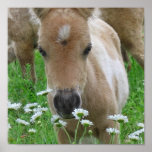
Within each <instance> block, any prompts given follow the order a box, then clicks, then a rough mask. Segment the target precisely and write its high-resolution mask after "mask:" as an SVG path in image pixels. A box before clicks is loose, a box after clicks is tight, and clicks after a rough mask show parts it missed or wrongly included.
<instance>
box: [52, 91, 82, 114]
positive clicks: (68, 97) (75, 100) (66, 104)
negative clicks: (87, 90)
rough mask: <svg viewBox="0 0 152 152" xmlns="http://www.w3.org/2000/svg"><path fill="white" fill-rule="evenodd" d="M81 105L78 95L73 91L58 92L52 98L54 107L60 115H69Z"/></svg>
mask: <svg viewBox="0 0 152 152" xmlns="http://www.w3.org/2000/svg"><path fill="white" fill-rule="evenodd" d="M80 103H81V98H80V96H79V94H78V93H77V92H76V91H74V90H63V91H62V90H60V91H58V92H57V94H56V95H55V97H54V107H55V108H56V110H57V112H58V113H59V114H60V113H61V114H62V115H69V114H71V113H72V111H73V110H74V109H75V108H78V107H79V106H80Z"/></svg>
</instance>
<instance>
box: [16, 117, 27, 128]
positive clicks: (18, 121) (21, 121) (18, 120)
mask: <svg viewBox="0 0 152 152" xmlns="http://www.w3.org/2000/svg"><path fill="white" fill-rule="evenodd" d="M16 122H17V123H19V124H23V125H25V126H28V125H30V123H29V122H26V121H25V120H22V119H19V118H18V119H17V120H16Z"/></svg>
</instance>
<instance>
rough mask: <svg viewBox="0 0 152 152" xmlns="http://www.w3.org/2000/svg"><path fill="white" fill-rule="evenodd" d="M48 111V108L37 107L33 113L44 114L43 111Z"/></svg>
mask: <svg viewBox="0 0 152 152" xmlns="http://www.w3.org/2000/svg"><path fill="white" fill-rule="evenodd" d="M47 110H48V108H45V107H41V106H40V107H38V108H34V109H33V112H35V113H36V112H45V111H47Z"/></svg>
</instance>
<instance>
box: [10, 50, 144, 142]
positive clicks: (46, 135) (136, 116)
mask: <svg viewBox="0 0 152 152" xmlns="http://www.w3.org/2000/svg"><path fill="white" fill-rule="evenodd" d="M131 62H132V68H131V70H130V71H129V72H128V79H129V85H130V95H129V98H128V102H127V104H126V105H125V107H124V108H123V111H122V113H123V115H126V116H128V120H129V122H128V123H126V124H124V125H121V128H120V130H121V136H120V139H121V144H134V143H136V144H137V143H138V142H130V141H129V140H128V135H129V134H130V133H132V132H134V131H136V130H138V127H137V123H139V122H142V123H144V71H143V69H142V68H141V67H140V66H139V65H138V64H137V62H136V61H135V60H134V59H131ZM35 65H36V75H37V83H36V84H35V85H33V83H32V81H31V80H30V76H29V74H27V75H26V78H25V79H23V78H22V73H21V68H20V65H19V63H18V62H16V63H15V62H14V63H11V64H9V66H8V99H9V101H11V103H22V106H21V108H20V109H19V110H16V111H15V110H8V122H9V124H10V125H11V128H10V129H9V131H8V142H9V143H10V144H57V140H56V134H55V132H54V130H53V126H52V124H51V122H50V118H51V112H50V111H49V110H48V111H46V112H44V113H43V115H42V116H41V117H40V118H39V119H38V120H37V121H36V122H35V123H33V124H30V125H29V126H24V125H22V124H18V123H17V122H16V119H17V118H20V119H23V120H26V121H28V122H29V120H30V117H31V116H32V114H30V113H27V114H26V113H24V110H23V107H24V106H25V105H26V104H28V103H35V102H37V103H38V104H39V105H40V106H41V107H48V104H47V98H46V96H36V93H37V92H39V91H42V90H45V89H46V76H45V71H44V63H43V59H42V57H41V55H40V54H39V52H37V51H36V52H35ZM29 68H30V67H29V66H27V70H28V71H29ZM30 128H34V129H36V133H29V132H28V130H29V129H30ZM142 138H143V143H144V134H142Z"/></svg>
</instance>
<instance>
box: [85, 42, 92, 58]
mask: <svg viewBox="0 0 152 152" xmlns="http://www.w3.org/2000/svg"><path fill="white" fill-rule="evenodd" d="M91 48H92V44H91V43H89V44H88V46H87V47H86V48H85V50H84V52H83V54H84V55H88V54H89V52H90V51H91Z"/></svg>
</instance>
